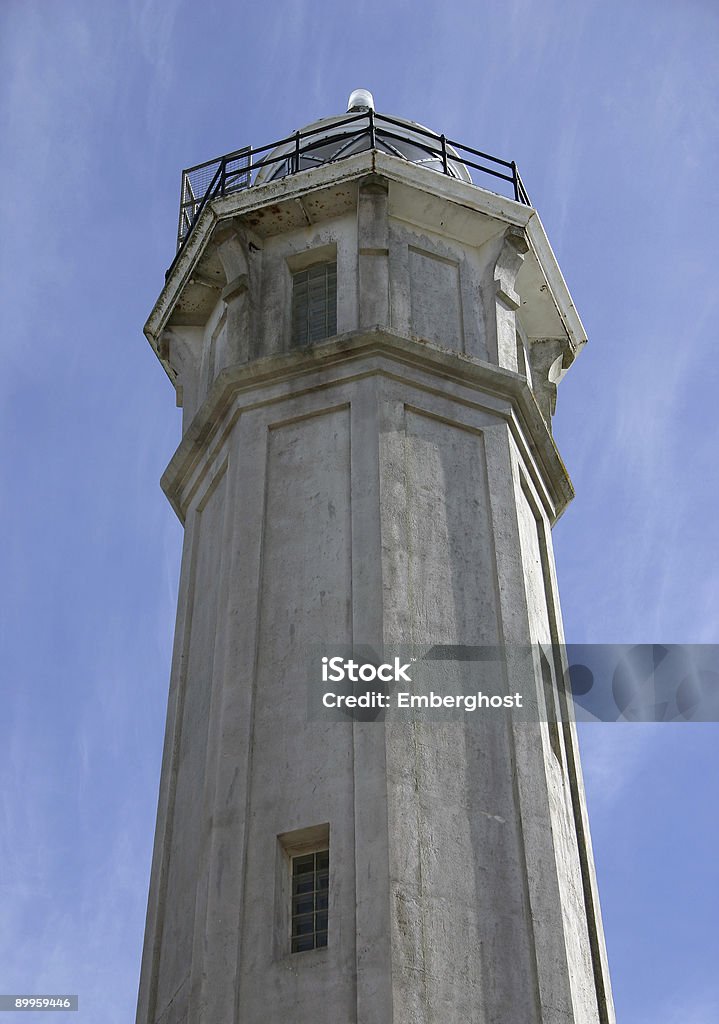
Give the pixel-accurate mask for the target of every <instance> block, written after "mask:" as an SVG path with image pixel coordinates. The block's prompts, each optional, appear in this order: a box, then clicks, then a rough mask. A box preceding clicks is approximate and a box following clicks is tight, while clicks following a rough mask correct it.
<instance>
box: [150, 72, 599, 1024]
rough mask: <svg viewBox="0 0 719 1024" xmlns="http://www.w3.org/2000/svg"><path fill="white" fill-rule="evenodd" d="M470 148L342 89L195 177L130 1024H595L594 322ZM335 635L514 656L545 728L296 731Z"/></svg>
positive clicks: (385, 722) (511, 178)
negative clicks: (580, 484) (568, 624)
mask: <svg viewBox="0 0 719 1024" xmlns="http://www.w3.org/2000/svg"><path fill="white" fill-rule="evenodd" d="M459 148H460V147H458V146H457V144H450V143H448V142H447V141H446V139H445V138H444V136H441V135H436V134H434V133H432V132H428V131H426V130H425V129H422V128H420V126H419V125H416V124H414V123H413V122H407V121H403V120H400V119H394V118H388V117H385V116H381V115H379V114H376V113H375V112H374V110H373V103H372V97H371V95H370V94H369V93H367V92H365V91H364V90H358V91H357V92H356V93H353V94H352V97H350V109H349V111H348V113H347V114H344V115H339V116H337V117H334V118H328V119H325V120H324V121H319V122H316V123H315V124H313V125H310V126H309V127H308V128H306V129H303V130H302V132H299V133H296V134H295V135H294V136H291V137H290V138H288V139H286V140H284V142H282V143H278V144H275V146H274V148H273V147H265V148H264V149H260V150H251V149H246V150H242V151H238V152H236V153H234V154H231V155H230V156H229V157H226V158H222V159H221V160H219V161H214V162H211V163H210V164H208V165H205V166H203V167H199V168H194V169H192V170H191V171H190V172H186V173H185V175H184V177H183V198H182V202H183V206H182V211H181V223H180V243H181V247H180V251H179V253H178V256H177V258H176V260H175V262H174V263H173V264H172V267H171V268H170V270H169V272H168V275H167V279H166V283H165V287H164V288H163V290H162V292H161V294H160V297H159V299H158V301H157V304H156V306H155V308H154V309H153V311H152V314H151V316H150V319H149V320H148V323H147V325H146V328H145V331H146V334H147V337H148V339H149V340H150V342H151V344H152V345H153V347H154V349H155V351H156V353H157V355H158V358H159V359H160V360H161V361H162V364H163V366H164V367H165V369H166V371H167V373H168V375H169V377H170V379H171V380H172V382H173V384H174V385H175V388H176V391H177V399H178V404H180V405H181V406H182V408H183V437H182V441H181V444H180V446H179V448H178V450H177V452H176V454H175V455H174V457H173V458H172V461H171V462H170V465H169V467H168V469H167V471H166V473H165V475H164V477H163V481H162V484H163V488H164V490H165V493H166V494H167V496H168V498H169V500H170V502H171V503H172V505H173V507H174V509H175V510H176V512H177V514H178V516H179V517H180V519H181V521H182V522H183V524H184V527H185V543H184V552H183V561H182V573H181V581H180V595H179V607H178V616H177V627H176V636H175V650H174V657H173V667H172V679H171V686H170V695H169V707H168V718H167V732H166V737H165V751H164V758H163V765H162V780H161V787H160V799H159V810H158V819H157V832H156V837H155V852H154V858H153V865H152V877H151V883H150V895H149V908H148V916H147V930H146V936H145V949H144V955H143V962H142V976H141V982H140V994H139V1006H138V1014H137V1021H138V1024H285V1022H288V1024H309V1022H312V1024H612V1022H613V1021H614V1013H613V1008H612V1001H611V995H610V990H609V982H608V975H607V966H606V957H605V951H604V940H603V934H602V927H601V921H600V916H599V906H598V901H597V892H596V884H595V875H594V868H593V863H592V854H591V849H590V843H589V836H588V830H587V817H586V810H585V801H584V795H583V788H582V781H581V774H580V767H579V757H578V749H577V741H576V735H575V730H574V726H573V724H572V722H571V720H570V717H569V715H568V713H567V698H566V694H565V693H564V690H563V688H562V685H561V676H562V668H563V666H562V664H561V654H559V653H558V652H559V650H560V648H559V645H560V644H561V643H562V642H563V637H562V625H561V617H560V610H559V600H558V594H557V585H556V579H555V570H554V562H553V556H552V542H551V536H550V530H551V526H552V524H553V523H554V522H555V520H556V519H557V517H558V516H559V515H560V514H561V512H562V511H563V510H564V508H565V506H566V505H567V503H568V502H569V500H570V499H571V497H572V493H573V492H572V486H571V483H570V481H569V478H568V476H567V473H566V471H565V469H564V466H563V464H562V461H561V459H560V457H559V454H558V452H557V449H556V447H555V445H554V442H553V440H552V433H551V417H552V413H553V410H554V402H555V396H556V386H557V383H558V381H559V379H560V378H561V377H562V375H563V373H564V372H565V371H566V370H567V368H568V367H569V366H570V365H571V363H572V361H573V359H574V357H575V356H576V354H577V352H578V350H579V349H580V347H581V346H582V345H583V343H584V341H585V336H584V330H583V328H582V324H581V321H580V320H579V317H578V316H577V313H576V311H575V309H574V306H573V304H572V300H571V298H570V296H569V293H568V291H567V287H566V285H565V283H564V280H563V278H562V275H561V273H560V271H559V268H558V266H557V263H556V260H555V258H554V255H553V253H552V250H551V248H550V246H549V243H548V241H547V238H546V236H545V233H544V229H543V228H542V225H541V222H540V220H539V217H538V216H537V214H536V212H535V211H534V209H533V208H532V207H531V205H529V202H528V200H527V196H526V193H525V191H524V189H523V187H522V184H521V181H520V180H519V177H518V175H517V174H516V168H515V167H514V165H513V164H509V163H504V162H501V161H496V160H493V158H491V157H488V156H487V155H486V154H480V153H478V152H477V151H470V150H468V149H466V148H464V147H461V150H462V157H461V159H460V157H459V155H458V149H459ZM263 162H264V165H263ZM468 167H470V168H471V174H472V177H470V170H468ZM482 168H484V170H482ZM492 174H494V175H495V176H494V177H492V176H491V175H492ZM496 175H499V176H496ZM497 188H499V189H500V190H501V189H502V188H505V189H506V190H507V191H509V193H510V195H511V196H512V198H505V197H504V196H502V195H499V194H497V193H496V192H495V191H491V190H492V189H497ZM338 643H344V644H348V645H350V644H355V645H357V644H367V645H371V646H372V647H373V648H374V649H375V650H376V651H378V652H381V651H383V650H387V649H389V647H391V645H393V644H404V643H413V644H419V645H425V644H429V643H433V644H448V645H476V646H481V645H506V646H507V647H509V648H512V647H514V646H515V645H525V646H526V645H529V644H531V645H533V648H532V649H533V651H534V660H533V662H531V664H532V665H533V666H534V668H533V670H532V686H533V688H534V691H535V694H536V701H537V704H538V706H539V708H540V709H546V713H540V719H541V720H540V721H535V722H534V723H527V722H526V721H525V722H520V721H517V720H515V718H514V717H512V716H511V715H506V716H504V717H501V718H500V717H497V716H494V717H492V716H491V715H481V714H475V715H469V714H467V715H465V716H464V717H461V716H458V717H457V718H455V719H452V721H449V722H438V721H434V722H433V721H430V720H429V719H418V720H416V721H413V722H408V721H406V720H400V719H396V720H395V719H394V718H392V717H390V716H388V717H386V718H383V717H382V716H379V717H378V718H376V719H375V720H373V721H370V720H365V721H360V720H356V719H355V720H353V719H352V717H350V716H345V717H343V718H342V720H341V721H327V720H322V719H320V718H314V717H312V716H308V713H307V694H306V682H307V677H308V663H307V658H308V654H307V652H308V651H310V650H311V649H314V650H316V649H317V648H318V647H321V646H322V645H323V644H328V645H329V644H332V645H336V644H338ZM513 671H514V670H513V669H512V665H511V663H510V664H509V665H508V667H507V669H506V672H505V674H504V684H503V685H505V686H506V688H507V691H508V692H512V691H513V690H514V689H515V688H516V687H515V684H516V683H517V680H516V679H514V678H512V672H513ZM550 705H551V706H550Z"/></svg>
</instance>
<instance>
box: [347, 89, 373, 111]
mask: <svg viewBox="0 0 719 1024" xmlns="http://www.w3.org/2000/svg"><path fill="white" fill-rule="evenodd" d="M361 110H374V97H373V96H372V93H371V92H370V91H369V89H353V90H352V92H351V93H350V98H349V99H348V100H347V113H348V114H352V113H359V112H360V111H361Z"/></svg>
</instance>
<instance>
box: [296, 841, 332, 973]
mask: <svg viewBox="0 0 719 1024" xmlns="http://www.w3.org/2000/svg"><path fill="white" fill-rule="evenodd" d="M329 869H330V854H329V850H320V851H318V852H317V853H307V854H303V855H302V856H300V857H293V858H292V952H293V953H302V952H304V951H305V950H308V949H319V948H320V947H322V946H326V945H327V898H328V895H329V873H330V872H329Z"/></svg>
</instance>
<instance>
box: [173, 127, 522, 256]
mask: <svg viewBox="0 0 719 1024" xmlns="http://www.w3.org/2000/svg"><path fill="white" fill-rule="evenodd" d="M339 129H342V130H341V131H340V130H339ZM396 129H399V130H396ZM397 144H401V145H397ZM367 149H382V150H383V151H384V152H387V153H394V154H395V155H397V156H400V157H402V158H403V159H405V160H410V161H411V162H414V163H424V164H428V165H430V166H432V168H433V169H434V170H437V171H439V172H441V173H443V174H447V175H450V176H451V177H455V178H462V174H461V172H460V169H459V168H460V166H461V167H464V168H472V170H475V171H479V172H481V174H483V175H486V176H489V177H492V178H494V179H498V180H499V181H501V182H504V183H505V189H504V191H505V192H511V196H510V197H509V198H512V199H514V200H515V201H516V202H518V203H523V204H524V205H525V206H531V203H530V201H529V196H528V195H527V191H526V189H525V187H524V185H523V183H522V179H521V178H520V176H519V171H518V170H517V165H516V164H515V163H514V161H508V160H501V159H500V158H499V157H496V156H490V154H489V153H483V152H482V151H481V150H479V149H473V148H472V147H471V146H465V145H463V144H462V143H460V142H455V141H453V140H451V139H448V138H446V136H444V135H437V134H435V133H434V132H431V131H428V130H427V129H426V128H421V127H419V126H418V125H414V124H408V123H407V122H406V121H400V120H398V119H397V118H393V117H388V116H387V115H385V114H377V113H375V112H374V111H373V110H369V111H366V112H362V113H359V114H355V115H353V116H350V117H347V116H344V117H342V118H340V119H338V120H337V121H333V122H331V123H329V124H323V125H321V126H320V127H318V128H312V129H308V130H306V131H301V132H295V133H294V134H293V135H289V136H287V138H285V139H280V140H279V141H277V142H271V143H269V144H268V145H266V146H257V147H253V146H246V147H245V148H244V149H236V150H235V151H234V152H232V153H226V154H225V155H224V156H221V157H216V158H215V159H214V160H206V161H205V162H204V163H202V164H196V165H195V166H194V167H189V168H188V169H187V170H185V171H183V172H182V191H181V195H180V218H179V223H178V229H177V255H176V256H175V260H173V263H172V266H171V267H170V270H172V267H173V266H174V265H175V262H176V261H177V258H178V257H179V255H180V253H181V251H182V249H183V248H184V246H185V243H186V242H187V239H188V237H189V235H190V232H191V231H192V229H193V227H194V226H195V224H196V223H197V221H198V219H199V217H200V214H201V213H202V211H203V210H204V209H205V207H206V206H207V204H208V203H209V202H210V201H211V200H213V199H215V198H217V197H218V196H226V195H230V194H231V193H233V192H240V191H244V190H245V189H247V188H251V187H252V186H253V185H254V184H256V183H257V177H258V175H259V174H260V172H261V171H262V170H263V169H264V168H271V169H272V168H273V167H274V168H276V169H274V171H270V172H269V173H268V174H267V175H266V176H265V180H270V179H271V178H272V177H277V176H280V177H284V176H285V175H289V174H296V173H298V172H299V171H303V170H308V169H309V168H311V167H316V166H320V165H321V164H325V163H332V162H335V161H337V160H341V159H343V158H345V157H348V156H350V155H352V154H353V153H357V152H362V151H363V150H367ZM275 150H279V152H277V153H275ZM273 153H274V155H273ZM265 154H267V155H265ZM478 161H482V162H478ZM488 164H489V165H490V166H488ZM467 173H469V171H467ZM470 180H471V175H470ZM472 184H474V182H472ZM499 194H500V195H501V194H504V193H501V192H500V193H499ZM169 272H170V271H169V270H168V274H169Z"/></svg>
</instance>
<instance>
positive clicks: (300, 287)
mask: <svg viewBox="0 0 719 1024" xmlns="http://www.w3.org/2000/svg"><path fill="white" fill-rule="evenodd" d="M336 333H337V264H336V263H316V264H315V265H314V266H313V267H308V268H307V270H299V271H297V273H295V274H293V275H292V341H293V342H294V344H295V345H308V344H310V343H311V342H313V341H321V340H322V339H323V338H331V337H332V335H333V334H336Z"/></svg>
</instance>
